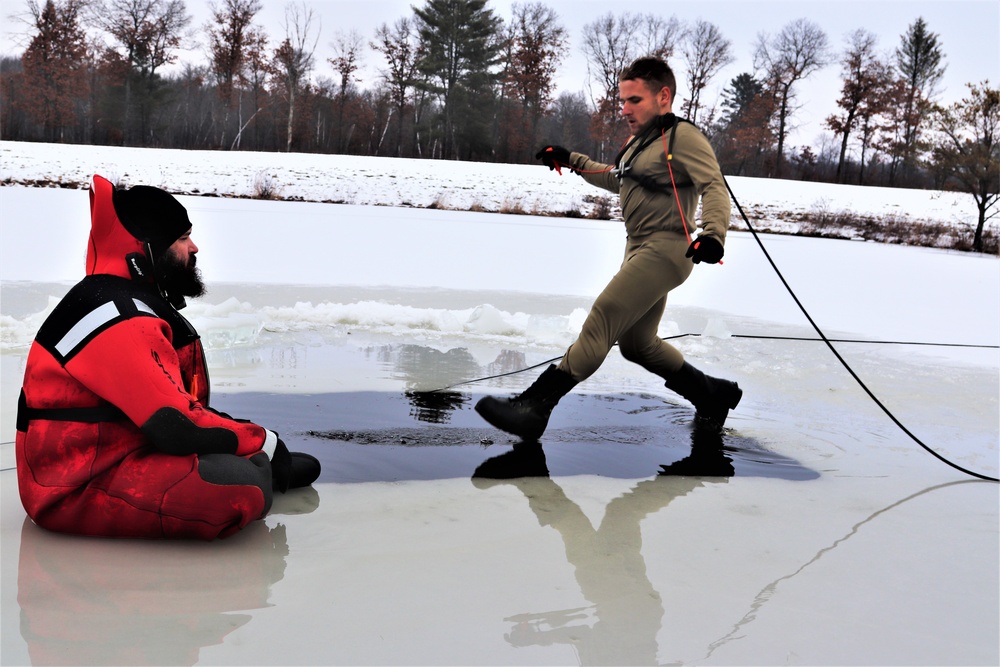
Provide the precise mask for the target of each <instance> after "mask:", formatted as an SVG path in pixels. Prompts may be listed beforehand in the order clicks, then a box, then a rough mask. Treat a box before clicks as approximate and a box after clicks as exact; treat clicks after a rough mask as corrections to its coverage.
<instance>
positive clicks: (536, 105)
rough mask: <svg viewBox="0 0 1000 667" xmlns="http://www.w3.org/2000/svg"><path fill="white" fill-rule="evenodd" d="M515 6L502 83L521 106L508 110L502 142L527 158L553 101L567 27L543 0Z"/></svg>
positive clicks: (509, 29) (504, 92) (512, 150)
mask: <svg viewBox="0 0 1000 667" xmlns="http://www.w3.org/2000/svg"><path fill="white" fill-rule="evenodd" d="M512 10H513V15H512V17H511V21H510V24H509V26H508V34H507V39H506V47H505V49H506V58H505V59H504V69H503V72H502V76H503V80H502V84H503V86H502V87H503V96H504V97H505V98H506V97H508V96H509V97H511V98H512V99H513V101H514V102H515V104H516V105H517V106H516V107H514V108H511V109H508V110H507V111H508V113H507V114H505V115H506V116H507V117H506V118H505V121H506V122H505V125H506V128H505V129H506V131H502V132H500V142H501V143H506V144H508V145H509V147H510V148H511V152H512V153H514V154H515V155H516V157H518V158H522V159H523V158H526V157H527V154H528V152H529V151H530V150H531V148H532V146H533V144H534V142H535V139H536V135H537V132H538V121H539V120H540V119H541V117H542V115H543V114H544V113H545V111H546V109H547V108H548V107H549V105H550V104H551V103H552V91H553V89H554V87H555V73H556V67H557V65H558V64H559V61H560V60H561V58H562V56H561V53H562V51H561V49H562V46H563V40H564V39H565V37H566V30H565V29H564V28H563V27H562V26H561V25H559V22H558V21H559V17H558V16H557V15H556V13H555V12H554V11H553V10H552V9H550V8H548V7H546V6H545V5H543V4H541V3H539V2H535V3H528V4H520V3H516V2H515V3H514V4H513V6H512Z"/></svg>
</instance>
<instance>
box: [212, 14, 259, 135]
mask: <svg viewBox="0 0 1000 667" xmlns="http://www.w3.org/2000/svg"><path fill="white" fill-rule="evenodd" d="M209 7H210V8H211V11H212V22H211V23H209V24H208V26H207V28H206V30H207V32H208V41H209V44H208V46H209V57H210V67H211V70H212V74H213V75H214V77H215V83H216V86H217V87H218V92H219V98H220V99H221V100H222V103H223V104H224V105H225V118H224V119H223V121H222V135H221V140H220V143H221V145H223V146H225V144H226V130H227V129H228V127H229V116H230V113H231V112H232V108H233V106H234V104H236V102H234V99H233V98H234V92H235V90H234V86H233V83H234V82H235V81H236V80H237V79H238V77H239V75H240V72H242V70H243V68H244V64H245V59H246V49H247V40H248V38H249V37H250V34H251V30H252V28H251V24H252V22H253V19H254V16H256V15H257V12H259V11H260V9H261V1H260V0H222V6H221V7H219V6H218V5H216V4H215V3H214V2H212V3H210V4H209ZM240 117H241V118H242V115H241V116H240Z"/></svg>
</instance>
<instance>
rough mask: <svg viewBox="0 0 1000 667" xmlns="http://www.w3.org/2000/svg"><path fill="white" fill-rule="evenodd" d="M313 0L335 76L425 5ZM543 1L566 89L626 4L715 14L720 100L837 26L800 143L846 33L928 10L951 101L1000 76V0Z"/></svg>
mask: <svg viewBox="0 0 1000 667" xmlns="http://www.w3.org/2000/svg"><path fill="white" fill-rule="evenodd" d="M306 2H307V5H308V6H309V7H311V8H312V9H313V11H314V15H315V18H316V28H317V29H318V32H315V33H314V36H316V37H318V40H317V42H316V44H317V46H316V63H317V66H316V70H315V72H314V76H324V77H332V76H333V71H332V68H331V67H330V65H329V64H328V63H327V62H326V60H327V58H330V57H332V56H333V54H334V50H333V47H332V43H333V42H334V40H335V38H336V37H337V35H338V33H341V34H347V33H349V32H350V31H352V30H356V31H357V32H358V33H359V34H360V35H361V36H362V37H363V38H364V39H365V40H370V39H371V37H372V35H373V33H374V31H375V29H376V28H377V27H378V26H379V25H380V24H382V23H388V24H390V25H391V24H392V23H394V22H395V21H396V19H398V18H401V17H403V16H412V13H413V12H412V7H413V6H422V4H421V3H419V2H413V1H412V0H306ZM513 4H515V3H514V2H512V1H510V0H490V1H489V2H488V5H487V6H488V7H491V8H492V9H493V10H494V11H495V12H496V13H497V15H499V16H500V17H501V18H504V19H505V20H506V19H509V18H510V16H511V6H512V5H513ZM543 4H545V5H547V6H549V7H551V8H552V9H553V10H554V11H555V12H556V14H557V15H558V17H559V20H560V22H561V24H562V25H563V26H564V27H565V29H566V31H567V33H568V43H567V46H566V48H565V50H564V59H563V61H562V64H561V65H560V70H559V73H558V80H557V91H556V93H557V94H559V93H560V92H564V91H567V92H579V91H586V90H587V88H586V80H587V67H586V59H585V57H584V55H583V52H582V51H581V43H582V35H583V30H584V27H585V26H586V25H587V24H589V23H592V22H593V21H595V20H596V19H598V18H599V17H602V16H605V15H607V14H608V13H609V12H613V13H615V14H618V15H620V14H622V13H625V12H632V13H653V14H657V15H660V16H663V17H670V16H671V15H675V16H677V18H678V19H680V20H682V21H684V22H693V21H695V20H698V19H703V20H706V21H709V22H711V23H715V24H716V25H717V26H718V27H719V28H720V30H721V31H722V33H723V35H724V36H725V37H726V38H728V39H730V40H731V41H732V43H733V53H734V55H735V56H736V61H735V62H734V63H733V64H731V65H729V66H727V67H726V68H725V69H723V70H722V71H721V72H720V74H719V75H718V76H717V77H716V79H715V80H714V81H713V82H712V84H710V86H709V88H708V90H707V93H706V94H705V95H703V100H704V101H707V102H708V103H709V104H713V103H715V102H716V101H717V100H718V98H719V93H720V92H721V90H722V88H724V87H725V86H726V85H727V84H728V82H729V81H731V80H732V79H733V78H735V77H736V76H737V75H739V74H740V73H742V72H752V71H753V62H752V53H753V48H754V44H755V43H756V42H757V40H758V37H759V36H760V35H761V34H765V35H772V36H773V35H776V34H777V33H779V32H780V31H781V29H782V28H783V27H784V26H785V25H787V24H788V23H790V22H791V21H794V20H796V19H798V18H805V19H808V20H810V21H812V22H814V23H816V24H817V25H819V26H820V27H821V28H822V29H823V30H824V31H825V32H826V33H827V37H828V39H829V44H830V47H831V51H833V53H834V63H833V64H831V65H829V66H827V67H826V68H824V69H823V70H821V71H819V72H817V73H815V74H813V75H812V76H811V77H809V79H807V80H806V81H803V82H802V83H801V84H800V85H799V89H798V94H799V100H800V104H801V105H802V106H801V108H800V109H799V110H798V111H797V113H796V114H795V117H794V119H793V126H795V127H793V130H792V133H791V135H790V143H791V144H792V145H805V144H810V145H813V146H819V144H820V142H819V136H820V135H821V134H822V133H823V132H824V129H823V127H822V123H823V121H824V119H825V118H826V117H828V116H829V115H830V114H832V113H834V112H836V110H837V108H836V106H835V101H836V98H837V97H838V94H839V91H840V87H841V83H840V66H839V60H840V55H841V54H842V52H843V50H844V47H845V46H846V43H847V42H846V36H847V35H848V34H850V33H851V32H853V31H854V30H857V29H859V28H864V29H866V30H870V31H872V32H874V33H875V34H876V35H877V36H878V37H879V43H878V46H879V49H880V50H882V51H883V52H886V53H889V52H892V51H893V50H894V49H895V48H896V47H897V46H898V45H899V43H900V38H901V36H902V35H903V34H904V33H905V32H906V30H907V29H908V27H909V26H910V25H911V24H912V23H913V22H914V21H915V20H916V19H917V18H918V17H923V18H924V20H925V21H926V22H927V25H928V27H929V28H930V30H931V31H932V32H934V33H936V34H937V35H938V36H939V43H940V45H941V48H942V50H943V52H944V54H945V64H946V65H947V70H946V72H945V76H944V79H943V81H942V84H941V86H940V93H941V94H940V101H941V102H944V103H951V102H954V101H956V100H958V99H960V98H961V97H962V96H963V95H964V94H965V92H966V88H965V84H966V83H970V82H972V83H978V82H981V81H983V80H986V79H989V80H990V81H991V82H993V83H994V84H996V82H998V81H1000V40H998V38H997V35H998V34H1000V2H997V1H996V0H936V1H932V2H910V1H903V0H875V1H867V2H861V1H855V0H841V1H839V2H831V1H828V0H768V1H762V0H699V1H698V2H685V3H681V2H662V1H661V2H648V1H642V0H640V1H639V2H634V3H630V4H628V5H611V4H609V3H606V2H594V1H591V0H582V1H573V0H544V3H543ZM286 5H287V2H285V1H284V0H263V9H262V10H261V12H260V13H259V15H258V23H259V24H260V25H263V26H264V27H265V28H266V30H267V32H268V34H269V35H270V37H271V40H272V43H276V42H277V41H279V40H280V39H281V38H282V37H283V35H284V30H283V28H282V25H283V22H284V8H285V6H286ZM23 6H24V5H23V3H20V2H14V1H13V0H2V10H3V11H2V15H3V17H4V28H3V35H2V37H0V53H3V54H12V53H18V52H20V50H21V49H22V48H23V47H21V46H18V45H17V44H16V43H15V40H16V34H15V33H16V32H17V31H18V30H21V29H22V28H23V26H20V27H19V26H18V25H17V23H16V22H12V21H10V20H8V17H9V16H10V15H11V14H13V13H17V12H19V11H23ZM187 7H188V11H189V12H190V13H191V14H192V17H193V20H192V28H197V29H198V31H197V34H196V35H195V37H194V38H193V39H191V40H189V41H188V42H187V43H188V44H190V45H191V47H190V48H188V49H186V50H184V51H183V52H181V54H180V62H185V61H186V62H194V63H204V62H205V61H206V55H205V45H204V42H205V38H204V32H203V30H202V28H203V26H204V25H205V23H206V22H207V21H208V18H209V3H208V2H204V1H200V0H188V1H187ZM382 64H383V62H382V60H381V57H380V56H379V54H377V53H375V52H374V51H371V50H368V51H367V52H366V53H365V55H364V59H363V62H362V66H363V69H362V72H361V75H360V76H361V77H362V82H361V84H360V85H361V86H362V87H368V86H371V85H374V83H375V81H376V79H377V78H378V70H379V68H380V67H382ZM673 65H674V67H675V69H677V70H678V75H679V77H678V78H679V84H680V88H681V90H679V92H678V97H679V98H681V99H684V98H685V94H684V90H683V70H682V68H681V67H680V63H679V62H675V63H673Z"/></svg>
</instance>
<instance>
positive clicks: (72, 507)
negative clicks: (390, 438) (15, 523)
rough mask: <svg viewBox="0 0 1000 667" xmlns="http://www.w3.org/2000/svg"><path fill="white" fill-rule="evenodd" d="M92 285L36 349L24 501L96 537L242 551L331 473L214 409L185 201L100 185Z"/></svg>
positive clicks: (83, 287) (24, 448)
mask: <svg viewBox="0 0 1000 667" xmlns="http://www.w3.org/2000/svg"><path fill="white" fill-rule="evenodd" d="M90 215H91V231H90V241H89V244H88V246H87V276H86V277H85V278H84V279H83V280H81V281H80V282H79V283H77V284H76V285H75V286H74V287H73V288H72V289H71V290H70V291H69V293H68V294H67V295H66V296H65V297H64V298H63V300H62V301H61V302H60V303H59V305H58V306H56V308H55V310H53V312H52V314H51V315H49V317H48V318H47V319H46V320H45V323H44V324H42V326H41V328H40V329H39V331H38V335H37V336H36V337H35V340H34V342H33V343H32V345H31V350H30V351H29V353H28V360H27V366H26V368H25V373H24V384H23V386H22V390H21V397H20V401H19V404H18V412H17V446H16V455H17V480H18V487H19V490H20V494H21V502H22V503H23V505H24V508H25V510H26V511H27V513H28V516H29V517H31V519H32V521H34V522H35V523H36V524H38V525H39V526H42V527H43V528H47V529H49V530H53V531H59V532H66V533H78V534H82V535H103V536H109V537H141V538H201V539H206V540H210V539H213V538H216V537H227V536H229V535H232V534H233V533H235V532H237V531H238V530H240V529H241V528H243V527H244V526H246V525H247V524H248V523H250V522H251V521H255V520H257V519H261V518H263V517H264V516H265V515H266V514H267V512H268V510H269V509H270V507H271V500H272V489H275V488H276V489H278V490H280V491H285V490H287V489H288V488H293V487H298V486H307V485H309V484H311V483H312V482H313V481H315V480H316V479H317V478H318V477H319V472H320V465H319V461H317V460H316V459H315V458H314V457H312V456H309V455H307V454H299V453H289V451H288V449H287V448H286V447H285V445H284V443H283V442H282V441H281V440H280V439H279V438H278V436H277V435H276V434H275V433H274V432H272V431H269V430H267V429H265V428H263V427H261V426H258V425H257V424H253V423H251V422H248V421H245V420H239V419H233V418H231V417H229V415H226V414H224V413H221V412H217V411H215V410H212V409H211V408H210V407H209V406H208V405H209V382H208V369H207V368H206V365H205V355H204V351H203V349H202V345H201V341H200V339H199V336H198V333H197V332H196V331H195V330H194V328H192V326H191V324H190V323H189V322H188V321H187V320H186V319H185V318H184V317H183V316H182V315H181V314H180V313H179V312H178V309H179V308H183V306H184V297H185V296H190V297H195V296H200V295H202V294H203V293H204V291H205V288H204V285H203V283H202V282H201V276H200V273H199V272H198V270H197V269H196V267H195V263H196V259H195V257H196V254H197V252H198V247H197V246H196V245H195V244H194V241H192V240H191V222H190V221H189V219H188V215H187V211H186V210H185V209H184V207H183V206H182V205H181V203H180V202H179V201H177V199H175V198H174V197H173V196H171V195H170V194H168V193H167V192H165V191H163V190H160V189H159V188H153V187H149V186H142V185H139V186H135V187H132V188H130V189H127V190H125V189H116V188H115V187H114V186H113V185H112V184H111V183H110V182H109V181H107V180H106V179H104V178H101V177H100V176H94V179H93V183H92V185H91V190H90Z"/></svg>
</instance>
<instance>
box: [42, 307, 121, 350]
mask: <svg viewBox="0 0 1000 667" xmlns="http://www.w3.org/2000/svg"><path fill="white" fill-rule="evenodd" d="M119 315H121V313H120V312H118V306H116V305H115V302H114V301H108V302H107V303H106V304H104V305H103V306H99V307H97V308H95V309H94V310H92V311H91V312H89V313H88V314H87V315H85V316H84V317H83V319H81V320H80V321H79V322H77V323H76V324H75V325H73V328H72V329H70V330H69V331H68V332H66V335H65V336H63V337H62V340H61V341H59V342H58V343H56V349H57V350H58V351H59V354H61V355H63V356H66V355H67V354H69V353H70V352H72V351H73V348H75V347H76V346H77V345H79V344H80V343H81V342H83V339H84V338H86V337H87V336H89V335H90V334H92V333H94V332H95V331H97V330H98V329H100V328H101V327H102V326H104V325H105V324H107V323H108V322H110V321H111V320H113V319H115V318H116V317H118V316H119Z"/></svg>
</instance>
